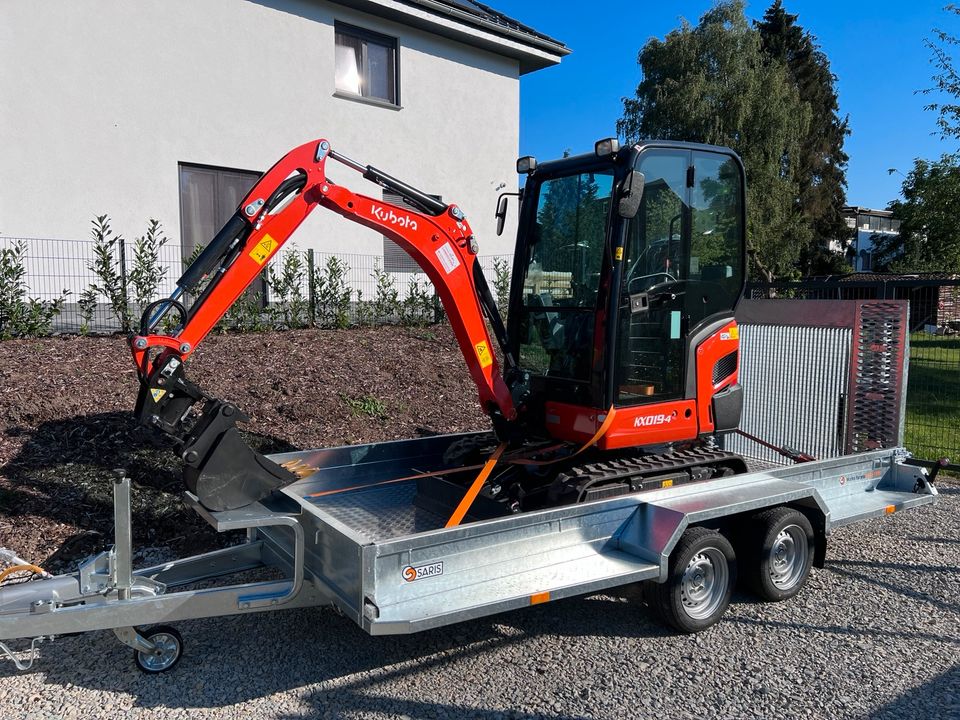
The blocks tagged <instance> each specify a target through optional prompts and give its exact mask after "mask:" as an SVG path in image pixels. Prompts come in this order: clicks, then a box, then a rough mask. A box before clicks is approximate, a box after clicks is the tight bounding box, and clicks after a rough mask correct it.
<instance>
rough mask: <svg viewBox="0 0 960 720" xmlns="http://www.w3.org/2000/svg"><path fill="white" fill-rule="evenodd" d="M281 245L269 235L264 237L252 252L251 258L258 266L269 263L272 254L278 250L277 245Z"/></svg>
mask: <svg viewBox="0 0 960 720" xmlns="http://www.w3.org/2000/svg"><path fill="white" fill-rule="evenodd" d="M279 244H280V243H278V242H277V241H276V240H274V239H273V238H272V237H270V236H269V235H264V236H263V240H261V241H260V242H258V243H257V245H256V247H254V248H253V250H251V251H250V257H252V258H253V260H254V262H255V263H257V265H263V264H264V263H265V262H266V261H267V258H268V257H270V255H271V253H273V251H274V250H276V249H277V245H279Z"/></svg>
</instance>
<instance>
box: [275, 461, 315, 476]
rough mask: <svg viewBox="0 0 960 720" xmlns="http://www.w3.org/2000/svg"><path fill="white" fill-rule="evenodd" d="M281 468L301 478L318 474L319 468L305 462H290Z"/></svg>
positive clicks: (282, 464)
mask: <svg viewBox="0 0 960 720" xmlns="http://www.w3.org/2000/svg"><path fill="white" fill-rule="evenodd" d="M280 467H282V468H284V469H286V470H289V471H290V472H292V473H293V474H294V475H296V476H297V477H300V478H305V477H309V476H310V475H313V474H314V473H315V472H317V468H315V467H314V466H313V465H309V464H307V463H305V462H304V461H303V460H299V459H298V460H288V461H287V462H285V463H280Z"/></svg>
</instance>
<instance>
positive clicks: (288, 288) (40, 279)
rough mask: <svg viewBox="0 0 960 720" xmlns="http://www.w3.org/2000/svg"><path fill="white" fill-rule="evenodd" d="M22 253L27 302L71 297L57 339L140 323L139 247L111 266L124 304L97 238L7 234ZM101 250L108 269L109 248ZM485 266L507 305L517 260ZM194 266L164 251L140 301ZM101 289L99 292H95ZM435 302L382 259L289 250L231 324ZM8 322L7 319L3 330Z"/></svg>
mask: <svg viewBox="0 0 960 720" xmlns="http://www.w3.org/2000/svg"><path fill="white" fill-rule="evenodd" d="M19 247H22V248H23V250H24V255H23V260H22V262H23V268H24V270H25V278H24V281H25V285H26V288H25V293H24V296H23V298H22V300H23V301H24V302H26V301H27V300H28V299H30V298H33V299H36V300H39V301H42V302H47V303H50V302H55V301H57V300H58V299H59V298H64V303H63V306H62V308H61V310H60V312H59V313H58V314H57V315H56V317H55V318H54V321H53V326H52V331H53V332H55V333H80V332H83V333H112V332H119V331H123V330H125V329H126V328H125V327H124V316H126V318H127V324H130V323H133V324H136V322H137V321H138V319H139V313H140V310H141V308H140V307H139V305H140V304H141V303H138V302H136V296H137V292H136V287H135V285H136V282H135V279H136V278H137V276H136V274H135V273H134V267H135V263H136V253H135V248H134V242H133V241H130V240H125V241H119V242H117V241H115V243H114V245H113V246H112V248H111V250H110V253H111V254H110V256H109V258H108V261H107V264H108V265H111V266H112V270H113V272H114V273H115V274H116V276H117V278H118V282H117V284H118V285H119V286H120V287H122V288H125V292H124V293H122V295H121V296H120V297H119V298H118V297H117V296H116V294H114V296H113V297H108V295H109V293H108V292H106V290H105V289H104V286H105V285H106V284H107V283H105V282H104V278H103V277H102V273H101V275H98V273H97V272H96V267H97V260H98V254H97V253H98V244H97V243H96V242H95V241H94V240H69V241H68V240H57V239H47V238H15V237H0V252H2V251H3V250H4V249H7V250H12V249H14V248H19ZM99 250H100V252H101V255H100V257H101V263H100V267H101V268H102V267H103V261H102V257H103V256H102V251H103V247H102V245H101V246H100V247H99ZM478 260H479V262H480V265H481V268H482V269H483V271H484V275H485V276H486V278H487V281H488V282H489V284H490V287H491V289H492V290H493V291H494V295H499V296H500V299H502V300H506V292H505V290H506V288H507V287H508V285H507V284H508V283H509V274H508V273H509V269H510V262H509V261H510V258H504V257H500V256H493V255H490V256H481V257H479V258H478ZM187 264H188V260H187V259H185V258H183V257H182V256H181V250H180V246H179V245H178V244H176V243H169V242H168V243H166V244H165V245H163V246H161V247H160V248H159V251H158V254H157V257H156V258H155V272H153V273H151V274H152V275H153V276H154V277H156V278H157V287H156V290H155V292H153V293H151V294H150V295H149V297H145V298H143V300H144V302H143V303H142V304H146V303H147V302H150V301H152V300H156V299H159V298H160V297H166V296H168V295H169V294H170V293H171V292H172V291H173V289H174V287H175V283H176V281H177V279H178V278H179V277H180V275H181V273H182V272H183V270H184V268H185V267H186V265H187ZM95 288H101V290H100V291H98V292H94V290H93V289H95ZM498 288H499V290H500V291H499V292H498ZM338 292H339V295H338V294H337V293H338ZM141 294H142V293H141ZM94 296H95V298H94V299H93V300H90V299H89V298H91V297H94ZM434 296H435V292H434V288H433V285H432V284H431V283H430V280H429V279H428V278H427V276H426V274H425V273H422V272H387V271H386V270H384V263H383V258H382V257H379V256H375V255H363V254H356V253H326V252H317V251H312V250H302V249H300V248H298V247H297V246H296V244H295V243H290V244H289V245H287V246H285V247H284V248H282V249H281V250H280V252H278V253H277V254H276V255H275V256H274V257H273V258H272V259H271V260H270V263H269V264H268V269H267V270H266V271H265V272H264V277H263V280H261V281H260V282H255V283H254V284H252V285H251V289H250V290H249V291H248V292H247V294H246V295H245V296H244V298H243V299H242V300H241V301H240V302H239V303H238V304H237V305H236V306H235V307H234V308H232V309H231V313H230V314H229V316H228V317H227V319H226V322H227V324H228V325H229V324H231V323H233V324H234V326H235V327H237V328H239V329H258V328H261V327H264V328H265V327H269V326H275V325H278V324H285V325H289V324H291V323H290V322H288V321H295V323H296V324H298V325H300V324H302V325H308V324H319V325H331V324H334V325H346V324H372V323H374V322H416V323H421V322H434V321H435V320H436V319H437V317H438V307H439V303H438V301H436V300H435V299H434ZM85 298H87V301H86V302H85ZM338 298H339V299H338ZM338 314H339V318H338ZM3 323H4V319H3V317H2V315H0V330H2V329H3V328H2V325H3Z"/></svg>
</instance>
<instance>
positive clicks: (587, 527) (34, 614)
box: [0, 433, 939, 673]
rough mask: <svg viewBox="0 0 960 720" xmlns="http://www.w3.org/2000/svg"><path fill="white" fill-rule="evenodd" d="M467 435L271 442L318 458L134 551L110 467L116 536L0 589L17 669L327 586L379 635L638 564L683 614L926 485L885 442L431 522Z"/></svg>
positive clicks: (142, 650) (666, 611)
mask: <svg viewBox="0 0 960 720" xmlns="http://www.w3.org/2000/svg"><path fill="white" fill-rule="evenodd" d="M470 435H471V434H469V433H467V434H457V435H446V436H437V437H428V438H420V439H414V440H403V441H396V442H386V443H375V444H369V445H357V446H346V447H336V448H327V449H321V450H313V451H304V452H296V453H285V454H280V455H274V456H272V459H273V460H274V461H275V462H277V463H284V464H287V463H298V462H299V463H305V464H306V465H309V466H311V467H313V468H318V469H317V471H316V472H314V473H313V474H312V475H310V476H309V477H306V478H304V479H302V480H300V481H298V482H296V483H294V484H292V485H289V486H287V487H285V488H283V489H281V490H277V491H275V492H274V493H273V494H272V495H270V496H269V497H267V498H265V499H264V500H262V501H260V502H256V503H253V504H252V505H250V506H248V507H245V508H242V509H238V510H227V511H222V512H211V511H209V510H207V509H206V508H204V507H203V506H202V505H201V504H200V503H199V502H198V501H197V499H196V497H195V496H193V495H192V494H191V493H189V492H188V493H186V494H185V499H186V502H187V503H188V504H189V505H190V506H192V507H193V508H194V509H195V510H196V511H197V512H198V513H199V514H200V515H201V516H203V517H204V518H205V519H206V520H207V521H208V522H209V523H210V525H212V526H213V528H214V529H216V530H217V531H218V532H225V531H229V530H245V531H246V539H245V540H244V541H243V542H241V543H240V544H238V545H234V546H231V547H226V548H223V549H220V550H215V551H213V552H207V553H204V554H201V555H196V556H193V557H188V558H183V559H179V560H175V561H172V562H167V563H163V564H160V565H156V566H153V567H148V568H143V569H138V570H134V569H133V568H132V552H131V516H130V481H129V479H128V478H126V477H125V476H123V475H122V474H119V475H118V476H117V478H116V479H115V481H114V483H115V485H114V510H115V519H116V523H115V528H116V529H115V534H116V537H115V545H114V546H113V547H112V548H111V549H110V550H109V551H106V552H103V553H101V554H100V555H97V556H96V557H94V558H92V559H90V560H88V561H86V562H84V563H83V564H82V565H81V566H80V568H79V569H78V571H77V572H75V573H72V574H65V575H59V576H55V577H39V576H38V577H37V579H35V580H32V581H30V582H23V583H17V584H14V585H9V586H6V587H2V588H0V640H3V641H5V642H3V643H0V650H3V651H4V652H5V653H6V654H7V655H8V656H9V657H10V658H11V659H12V660H13V661H14V662H15V663H16V664H17V666H18V667H19V668H20V669H27V668H29V666H30V665H31V664H32V662H33V660H34V658H35V656H36V654H37V653H36V652H35V649H36V648H37V646H38V645H39V644H40V643H41V642H43V641H45V640H51V639H53V638H55V637H56V636H59V635H68V634H74V633H81V632H87V631H93V630H107V629H109V630H113V631H114V633H115V634H116V636H117V637H118V638H119V639H120V640H121V641H122V642H123V643H125V644H127V645H129V646H130V647H132V648H133V654H134V660H135V662H136V664H137V666H138V667H139V668H140V669H142V670H144V671H146V672H150V673H156V672H162V671H165V670H169V669H171V668H173V667H174V666H175V665H176V664H177V662H178V661H179V659H180V657H181V654H182V651H183V646H184V645H183V639H182V637H181V635H180V634H179V633H178V632H177V630H175V629H174V628H173V627H171V626H170V625H169V623H175V622H177V621H180V620H188V619H194V618H202V617H215V616H226V615H236V614H247V613H255V612H260V611H264V610H274V609H283V608H287V609H291V608H300V607H307V606H317V605H332V606H334V607H335V608H337V609H338V610H339V611H340V612H341V613H342V614H343V615H345V616H347V617H348V618H350V619H351V620H353V621H354V622H355V623H356V624H357V625H359V626H360V627H361V628H363V629H364V630H365V631H366V632H368V633H370V634H371V635H388V634H396V633H412V632H419V631H424V630H430V629H432V628H437V627H441V626H444V625H448V624H451V623H457V622H462V621H465V620H470V619H474V618H480V617H484V616H488V615H493V614H495V613H500V612H504V611H508V610H513V609H516V608H521V607H526V606H529V605H536V604H540V603H545V602H549V601H553V600H558V599H560V598H565V597H570V596H574V595H583V594H586V593H593V592H597V591H601V590H607V589H611V588H615V587H618V586H623V585H627V584H631V583H639V582H643V583H645V591H646V592H645V597H646V598H647V601H648V603H649V604H650V605H651V606H652V607H653V608H654V609H655V610H656V611H657V613H658V614H659V615H660V617H661V618H662V619H663V620H665V621H666V622H667V623H668V624H670V625H672V626H673V627H674V628H676V629H677V630H680V631H682V632H694V631H697V630H700V629H703V628H705V627H708V626H709V625H711V624H713V623H714V622H716V621H717V620H718V619H719V618H720V617H721V616H722V614H723V612H724V611H725V610H726V607H727V605H728V603H729V598H730V593H731V591H732V588H733V585H734V583H735V581H736V576H737V571H738V568H739V572H740V574H741V575H742V576H744V577H745V578H746V579H751V578H752V585H753V588H754V589H755V590H756V591H757V592H758V593H759V594H760V596H761V598H763V599H766V600H782V599H786V598H788V597H791V596H792V595H794V594H796V592H798V591H799V590H800V589H801V587H802V586H803V584H804V582H805V581H806V579H807V576H808V573H809V568H810V567H811V565H813V566H816V567H823V565H824V561H825V557H826V544H827V539H828V537H829V535H830V534H831V532H832V531H833V530H834V529H836V528H838V527H842V526H844V525H847V524H850V523H853V522H856V521H858V520H864V519H867V518H873V517H878V516H883V515H887V514H890V513H893V512H899V511H902V510H907V509H912V508H916V507H920V506H923V505H927V504H929V503H932V502H934V500H935V499H936V496H937V490H936V486H935V478H936V473H937V470H938V469H939V468H938V466H937V464H936V463H928V462H925V461H918V460H914V459H912V458H911V457H910V455H909V453H907V452H906V451H904V450H902V449H886V450H875V451H871V452H865V453H860V454H855V455H847V456H843V457H838V458H832V459H828V460H820V461H814V462H806V463H800V464H795V465H787V466H759V467H754V468H752V470H753V471H752V472H749V473H747V474H743V475H735V476H731V477H723V478H717V479H713V480H705V481H700V482H693V483H689V484H685V485H679V486H672V485H671V484H670V482H669V481H668V480H665V481H664V482H663V483H662V487H659V488H655V489H649V490H645V491H642V492H637V493H633V494H628V495H621V496H618V497H614V498H609V499H601V500H595V501H592V502H583V503H579V504H573V505H567V506H563V507H558V508H552V509H547V510H542V511H534V512H523V513H518V514H515V515H509V516H506V517H502V516H501V517H488V518H484V517H482V515H483V508H482V507H479V508H475V509H474V510H472V511H471V512H472V513H473V514H472V515H469V516H468V517H467V519H466V520H467V521H466V522H464V523H463V524H461V525H459V526H457V527H444V524H445V520H446V516H445V514H444V507H446V499H445V498H444V497H443V494H444V493H445V492H447V491H448V490H447V489H446V488H445V486H444V485H443V484H442V483H436V482H433V479H434V478H436V477H439V476H441V475H442V474H443V471H444V470H445V469H446V468H445V466H444V462H443V455H444V451H445V450H446V449H447V448H448V447H449V446H450V445H451V444H452V443H454V442H457V441H461V440H463V439H464V438H468V437H470ZM255 571H261V572H264V573H266V572H269V573H270V575H271V576H270V577H269V578H266V579H257V578H251V577H250V575H251V573H252V574H254V575H256V574H257V573H256V572H255ZM231 576H232V577H233V578H234V579H233V580H232V581H230V580H229V578H230V577H231ZM146 626H150V627H146ZM14 639H20V640H27V641H29V643H30V644H29V649H28V650H26V652H15V651H14V650H13V649H12V648H10V646H9V644H8V643H9V641H11V640H14Z"/></svg>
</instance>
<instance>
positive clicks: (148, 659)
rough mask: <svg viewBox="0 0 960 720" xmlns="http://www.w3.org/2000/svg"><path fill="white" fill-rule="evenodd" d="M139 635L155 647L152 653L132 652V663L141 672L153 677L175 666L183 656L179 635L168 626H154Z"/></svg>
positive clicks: (181, 641) (181, 640) (181, 639)
mask: <svg viewBox="0 0 960 720" xmlns="http://www.w3.org/2000/svg"><path fill="white" fill-rule="evenodd" d="M140 634H141V635H142V636H143V637H145V638H146V639H147V640H149V641H150V642H152V643H153V644H154V645H156V646H157V649H156V650H154V651H153V652H152V653H148V652H143V651H142V650H134V651H133V661H134V662H135V663H136V664H137V667H138V668H139V669H140V670H141V671H142V672H145V673H148V674H151V675H155V674H156V673H162V672H166V671H167V670H172V669H173V668H175V667H176V666H177V663H179V662H180V657H181V656H182V655H183V638H182V637H181V636H180V633H178V632H177V631H176V630H174V629H173V628H172V627H170V626H169V625H154V626H153V627H151V628H147V629H146V630H142V631H140Z"/></svg>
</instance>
